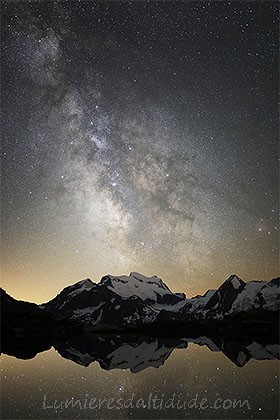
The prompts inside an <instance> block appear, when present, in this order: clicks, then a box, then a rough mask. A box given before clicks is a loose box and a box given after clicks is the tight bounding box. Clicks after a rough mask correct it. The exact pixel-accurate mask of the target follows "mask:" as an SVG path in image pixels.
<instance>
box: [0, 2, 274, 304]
mask: <svg viewBox="0 0 280 420" xmlns="http://www.w3.org/2000/svg"><path fill="white" fill-rule="evenodd" d="M277 10H278V3H277V2H269V1H268V2H248V3H247V2H243V1H242V2H203V1H200V2H181V1H176V2H175V1H170V2H156V1H153V2H148V1H147V2H146V1H144V2H94V1H73V2H72V1H71V2H64V1H61V2H58V1H56V2H55V1H53V2H40V1H28V2H16V1H15V2H11V1H9V2H3V11H2V57H3V58H2V113H3V120H2V124H3V129H2V132H3V146H2V203H3V206H2V207H3V210H2V216H3V220H2V233H3V241H2V245H3V251H2V256H3V260H4V264H3V272H2V274H3V285H4V287H5V288H6V289H7V291H8V292H10V293H12V294H13V295H15V296H17V297H21V298H24V297H25V298H29V299H30V300H32V299H33V300H36V301H40V300H41V301H42V300H44V299H45V298H47V297H49V298H50V297H52V296H53V295H55V294H56V293H57V292H58V291H59V290H60V289H61V287H63V286H65V285H68V284H69V283H71V282H74V281H78V280H79V279H80V278H82V277H87V276H90V277H91V278H93V279H94V280H99V278H100V276H101V275H105V274H106V273H112V274H127V273H129V272H130V271H140V272H142V273H143V274H146V275H153V274H157V275H158V276H161V277H162V278H164V280H165V281H166V282H167V283H168V284H169V285H170V287H171V288H172V289H173V290H175V291H179V290H181V291H185V292H187V294H188V295H192V294H194V293H198V292H204V291H205V290H206V289H208V288H211V287H216V286H217V285H219V284H220V283H221V282H222V281H223V280H224V278H225V277H226V276H227V275H229V274H231V273H233V272H236V273H237V274H238V275H239V276H241V277H243V278H244V279H253V278H262V279H269V278H271V277H272V276H274V275H276V274H277V268H278V259H277V255H278V225H277V214H278V171H277V168H278V162H277V160H278V159H277V157H278V112H277V92H278V21H277V20H278V14H277ZM47 295H48V296H47Z"/></svg>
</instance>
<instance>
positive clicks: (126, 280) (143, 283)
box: [100, 272, 184, 303]
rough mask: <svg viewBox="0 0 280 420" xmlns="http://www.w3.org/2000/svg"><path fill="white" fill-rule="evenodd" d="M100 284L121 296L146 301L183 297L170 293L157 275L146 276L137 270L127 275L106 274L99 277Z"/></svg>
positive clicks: (162, 300)
mask: <svg viewBox="0 0 280 420" xmlns="http://www.w3.org/2000/svg"><path fill="white" fill-rule="evenodd" d="M100 284H103V285H106V287H107V288H108V289H109V290H111V291H113V292H114V293H116V294H117V295H119V296H121V297H122V298H125V299H127V298H130V297H131V296H137V297H139V298H140V299H141V300H143V301H144V302H146V303H177V302H178V301H180V300H182V299H184V295H183V294H180V295H179V294H178V295H177V294H175V293H172V292H171V290H170V289H169V288H168V287H167V286H166V284H165V283H164V282H163V281H162V280H161V279H160V278H158V277H157V276H152V277H146V276H144V275H143V274H140V273H137V272H132V273H130V275H129V276H112V275H107V276H105V277H103V278H102V279H101V282H100Z"/></svg>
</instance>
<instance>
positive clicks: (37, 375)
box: [1, 336, 279, 420]
mask: <svg viewBox="0 0 280 420" xmlns="http://www.w3.org/2000/svg"><path fill="white" fill-rule="evenodd" d="M93 340H94V342H95V343H96V337H94V338H93V337H89V338H88V339H87V340H86V341H83V342H75V341H73V342H67V343H63V344H58V345H57V346H55V347H56V349H57V350H56V349H54V348H53V347H52V348H51V349H49V350H47V351H43V352H41V353H38V354H37V355H36V356H35V357H34V358H32V359H29V360H22V359H18V358H16V357H13V356H8V355H2V357H1V377H2V403H1V404H2V416H1V418H2V419H27V418H33V419H87V418H92V419H95V418H96V419H100V418H104V419H116V418H118V419H130V418H131V419H173V418H174V419H181V418H191V419H211V418H215V419H249V418H254V419H266V420H267V419H277V418H279V414H278V413H279V397H278V393H279V382H278V381H279V361H278V360H277V359H272V360H256V359H254V358H250V357H249V356H248V354H247V350H246V352H245V353H244V351H240V348H238V347H236V343H231V345H230V346H229V345H227V346H224V347H223V351H224V352H221V351H218V350H220V349H219V348H218V347H216V344H213V343H212V342H210V344H209V340H208V339H207V338H205V337H204V338H202V339H200V340H189V339H188V340H185V341H184V340H182V341H180V340H179V341H177V342H175V341H174V340H173V341H172V340H171V341H170V340H169V341H160V340H155V339H147V338H143V337H142V338H140V339H139V338H137V339H134V338H133V339H130V341H129V342H128V340H127V339H126V340H122V341H121V342H118V340H120V336H113V337H111V336H110V337H108V338H104V337H99V339H98V340H99V341H98V343H99V344H101V343H102V345H103V347H102V352H101V350H100V348H99V347H98V346H97V347H98V348H97V347H96V344H95V347H94V349H93V347H92V342H93ZM106 340H107V341H106ZM137 340H138V341H137ZM194 341H195V342H194ZM199 344H200V345H199ZM202 344H206V345H202ZM207 345H208V347H207ZM223 345H224V344H223ZM209 347H210V348H211V349H212V351H211V350H210V348H209ZM220 348H221V345H220ZM248 348H249V347H248ZM277 348H278V346H277V345H269V346H268V347H266V348H265V350H264V349H263V348H260V346H259V345H258V344H257V343H255V342H253V344H251V345H250V352H251V354H255V356H254V357H260V358H262V357H266V355H267V354H275V352H276V353H277ZM104 349H105V350H104ZM58 351H59V352H60V354H59V352H58ZM278 351H279V349H278ZM100 352H101V353H100ZM263 354H264V356H263ZM61 355H62V356H63V357H61ZM246 355H247V356H246ZM25 357H26V356H25ZM271 357H274V356H271ZM277 357H279V356H277ZM70 359H72V360H70ZM247 359H249V360H247ZM94 360H95V361H94ZM99 363H100V364H99ZM100 365H101V366H102V367H101V366H100ZM237 365H238V366H237ZM241 366H242V367H241ZM131 370H132V371H133V372H132V371H131Z"/></svg>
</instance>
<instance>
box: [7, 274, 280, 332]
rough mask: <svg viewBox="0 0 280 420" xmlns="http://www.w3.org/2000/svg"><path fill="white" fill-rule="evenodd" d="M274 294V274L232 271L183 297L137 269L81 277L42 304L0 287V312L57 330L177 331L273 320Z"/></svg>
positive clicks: (279, 286)
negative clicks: (259, 277) (248, 276)
mask: <svg viewBox="0 0 280 420" xmlns="http://www.w3.org/2000/svg"><path fill="white" fill-rule="evenodd" d="M279 297H280V278H279V277H278V278H275V279H272V280H271V281H269V282H266V281H250V282H248V283H246V282H244V281H243V280H242V279H240V278H239V277H238V276H236V275H232V276H230V277H229V278H228V279H227V280H226V281H225V282H224V283H223V284H222V285H221V286H220V287H219V288H218V289H217V290H208V291H207V292H206V293H205V294H204V295H202V296H200V295H198V296H196V297H193V298H191V299H188V298H186V295H185V294H184V293H173V292H172V291H171V290H170V289H169V288H168V286H167V285H166V284H165V283H164V282H163V281H162V280H161V279H160V278H158V277H157V276H153V277H145V276H143V275H141V274H139V273H136V272H132V273H130V275H129V276H112V275H106V276H104V277H102V279H101V281H100V282H99V283H94V282H93V281H91V280H90V279H85V280H81V281H79V282H77V283H75V284H73V285H71V286H68V287H65V288H64V289H63V290H62V291H61V292H60V293H59V294H58V295H57V296H56V297H55V298H53V299H52V300H50V301H49V302H47V303H44V304H42V305H35V304H31V303H28V302H21V301H16V300H15V299H13V298H12V297H11V296H9V295H8V294H7V293H6V292H5V291H3V290H2V289H1V303H2V318H3V319H4V324H5V325H6V328H8V329H9V328H12V324H13V322H15V320H16V319H17V313H18V312H20V313H21V315H20V318H21V324H23V323H24V322H25V324H26V323H27V324H28V322H29V323H30V322H31V323H32V322H33V323H34V320H36V322H37V324H38V323H39V321H38V320H42V322H43V323H44V324H48V328H50V326H51V330H52V331H58V332H59V330H60V329H61V328H66V327H65V326H68V327H69V326H71V328H74V329H75V328H77V329H82V330H83V331H102V332H106V331H128V330H140V331H141V330H147V331H153V332H160V331H166V329H169V330H173V331H177V332H178V333H179V332H180V334H179V335H181V336H183V335H184V331H185V330H186V329H188V328H190V326H192V328H193V327H194V325H195V326H196V328H198V326H200V327H201V326H203V327H211V326H215V328H217V326H218V327H219V326H223V325H227V326H228V325H231V326H232V325H236V324H238V326H240V325H241V324H246V323H247V324H248V323H250V325H252V323H258V324H264V323H265V324H266V325H267V324H271V323H275V322H276V323H277V321H279V307H280V305H279ZM22 313H25V315H24V317H22ZM24 320H25V321H24ZM32 320H33V321H32ZM46 320H47V321H46ZM23 321H24V322H23ZM18 328H23V326H21V327H18ZM44 328H46V326H44ZM37 329H38V325H37Z"/></svg>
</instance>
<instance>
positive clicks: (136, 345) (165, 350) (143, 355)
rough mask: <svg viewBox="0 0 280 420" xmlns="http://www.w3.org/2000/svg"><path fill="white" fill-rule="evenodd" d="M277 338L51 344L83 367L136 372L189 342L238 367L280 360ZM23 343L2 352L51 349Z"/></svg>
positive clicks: (90, 338) (133, 338)
mask: <svg viewBox="0 0 280 420" xmlns="http://www.w3.org/2000/svg"><path fill="white" fill-rule="evenodd" d="M276 341H277V340H276V339H274V340H273V339H270V340H269V339H268V338H265V339H264V338H252V337H250V338H249V337H246V336H245V337H243V338H241V337H239V338H238V339H235V338H232V337H231V338H224V337H220V336H216V337H214V336H213V337H206V336H200V337H196V338H182V339H177V338H161V337H146V336H139V335H120V334H106V335H105V334H104V335H97V334H88V335H85V336H83V337H75V338H73V339H69V340H67V341H64V342H63V341H58V342H54V343H52V345H53V347H54V348H55V349H56V350H57V351H58V353H59V354H60V355H61V356H62V357H64V358H66V359H70V360H72V361H73V362H75V363H77V364H79V365H82V366H89V365H90V364H91V363H92V362H98V363H99V365H100V367H101V368H102V369H105V370H111V369H130V370H131V372H134V373H137V372H140V371H142V370H144V369H146V368H148V367H155V368H158V367H160V366H161V365H163V364H164V362H165V361H166V360H167V359H168V357H169V356H170V354H171V353H172V351H173V350H174V349H187V347H188V345H189V343H195V344H197V345H199V346H207V347H208V348H209V349H210V350H211V351H214V352H216V351H221V352H222V353H223V354H224V355H225V356H226V357H228V358H229V359H230V360H231V361H232V362H233V363H235V364H236V365H237V366H239V367H242V366H244V365H245V364H246V363H247V362H248V361H249V360H250V359H255V360H270V359H279V344H275V343H276ZM20 342H21V347H20V346H19V343H18V342H14V340H13V342H11V341H10V342H9V340H8V341H6V343H5V345H4V347H2V351H3V352H4V353H6V354H8V355H14V356H16V357H18V358H24V359H26V358H32V357H34V355H35V354H36V353H37V352H40V351H43V350H47V349H49V348H50V343H49V342H48V343H47V342H46V345H45V348H43V347H44V346H43V345H42V344H41V345H40V346H38V345H36V344H34V345H31V344H30V343H29V342H28V339H24V337H21V339H20ZM24 343H25V345H24ZM15 349H16V350H15ZM185 351H187V350H185ZM21 353H22V354H21Z"/></svg>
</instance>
